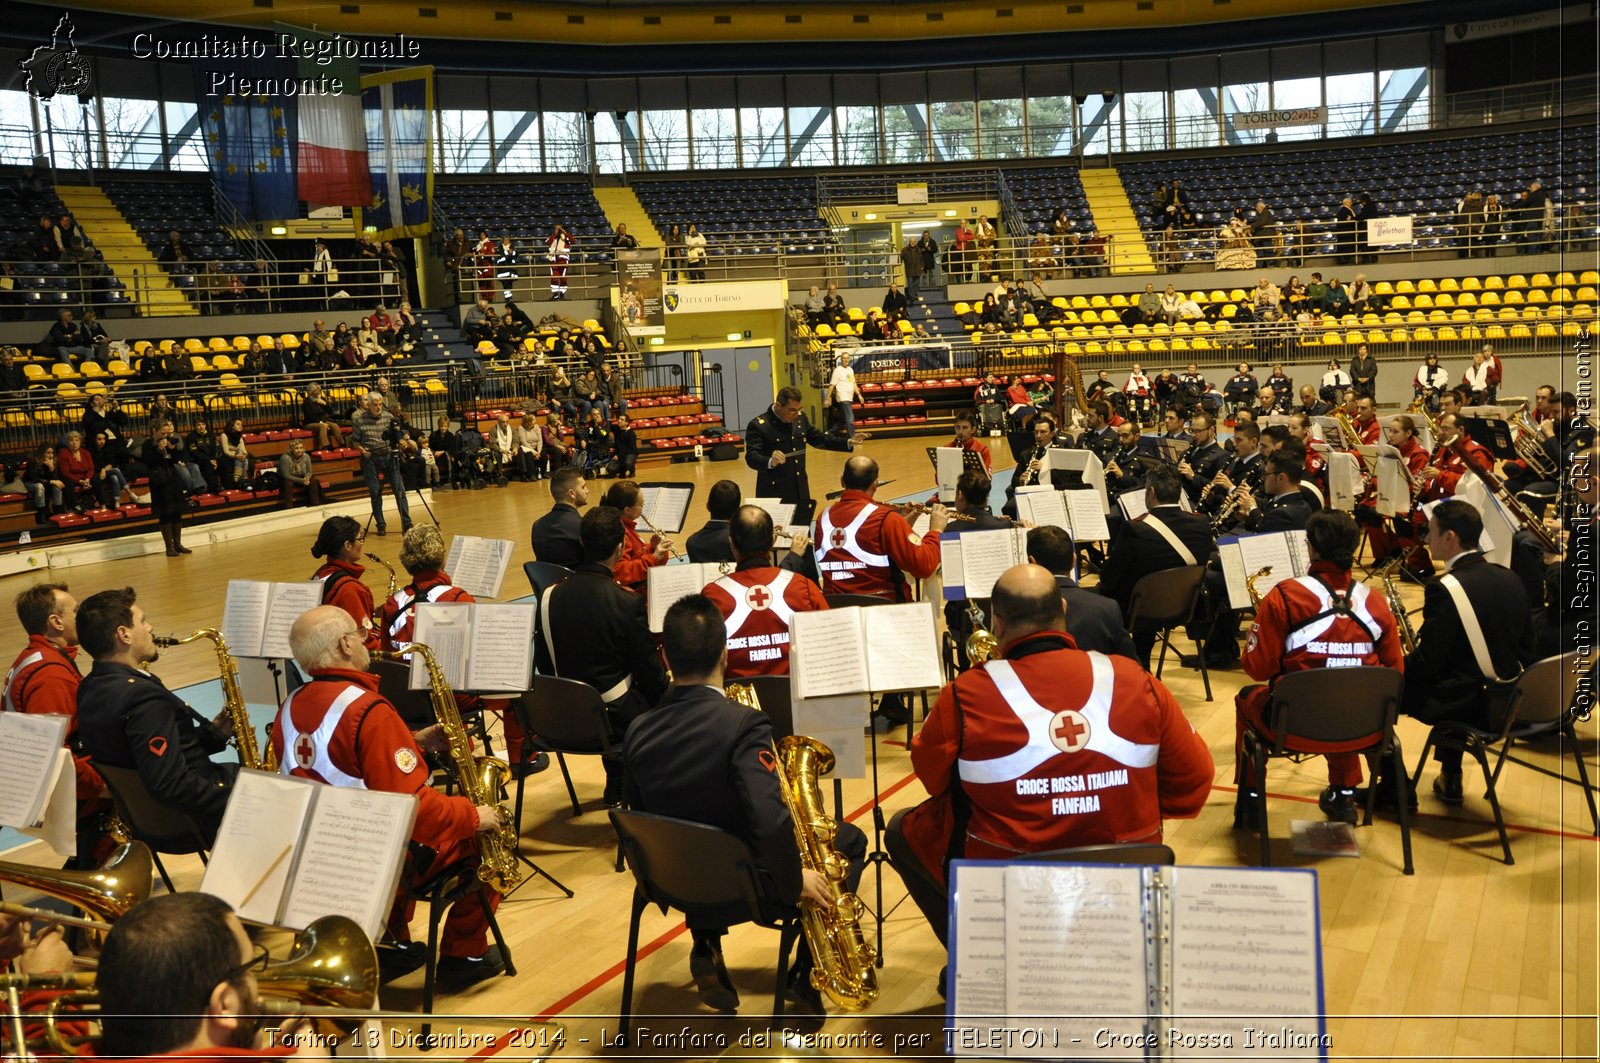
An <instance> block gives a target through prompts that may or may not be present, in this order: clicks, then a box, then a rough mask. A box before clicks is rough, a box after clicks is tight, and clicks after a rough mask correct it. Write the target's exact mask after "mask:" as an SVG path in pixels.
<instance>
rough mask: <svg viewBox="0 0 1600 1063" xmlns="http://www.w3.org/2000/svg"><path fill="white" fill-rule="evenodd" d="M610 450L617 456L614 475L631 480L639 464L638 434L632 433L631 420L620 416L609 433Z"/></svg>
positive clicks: (625, 416) (622, 415)
mask: <svg viewBox="0 0 1600 1063" xmlns="http://www.w3.org/2000/svg"><path fill="white" fill-rule="evenodd" d="M611 449H612V452H613V453H615V454H616V456H617V469H616V474H617V475H618V476H619V477H622V478H625V479H626V478H631V477H632V476H633V474H634V468H635V467H636V466H637V465H638V463H639V433H637V432H636V431H634V428H633V419H632V418H630V417H629V416H628V415H627V414H625V413H624V414H621V415H620V416H618V418H617V423H616V424H615V425H614V426H613V429H612V432H611Z"/></svg>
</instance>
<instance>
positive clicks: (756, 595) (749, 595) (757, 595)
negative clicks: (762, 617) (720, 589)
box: [744, 584, 772, 613]
mask: <svg viewBox="0 0 1600 1063" xmlns="http://www.w3.org/2000/svg"><path fill="white" fill-rule="evenodd" d="M744 600H745V604H746V605H748V606H749V607H750V608H752V609H754V610H755V611H756V612H758V613H763V612H766V609H767V605H768V604H769V603H770V602H771V601H772V594H771V592H769V591H768V590H767V589H766V588H765V587H763V586H760V585H759V584H758V585H756V586H754V587H751V588H750V589H749V590H748V591H745V594H744Z"/></svg>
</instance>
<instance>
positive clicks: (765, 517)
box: [705, 506, 828, 679]
mask: <svg viewBox="0 0 1600 1063" xmlns="http://www.w3.org/2000/svg"><path fill="white" fill-rule="evenodd" d="M795 534H796V536H797V537H798V541H796V542H795V544H794V546H793V547H791V553H790V556H791V557H795V556H798V555H799V554H803V553H804V552H805V548H806V544H805V541H804V536H802V535H801V534H800V533H799V532H796V533H795ZM728 539H729V541H730V542H731V543H732V545H733V556H734V560H735V562H736V565H735V568H734V570H733V571H732V572H730V573H728V574H727V575H726V576H723V577H722V578H720V579H717V580H713V581H712V582H711V583H708V584H707V585H706V589H705V596H706V597H707V598H709V599H711V602H712V604H713V605H715V606H716V607H717V611H718V612H720V613H721V614H722V619H723V622H724V623H725V624H726V625H727V628H728V664H727V666H726V667H725V668H724V669H723V671H722V674H723V676H724V678H727V679H741V678H743V677H745V676H751V675H788V674H789V624H790V623H791V621H792V619H793V617H794V614H795V613H804V612H808V611H810V610H813V609H826V608H828V602H827V599H825V598H823V596H822V588H821V587H819V586H817V585H816V583H814V582H813V581H812V580H811V579H810V578H809V577H807V576H805V575H803V574H802V573H800V572H797V571H790V570H789V569H787V568H782V567H779V566H776V565H774V564H773V563H772V515H771V514H769V513H768V512H767V511H766V510H764V509H762V508H761V507H759V506H741V507H739V509H738V511H737V512H735V513H734V515H733V520H732V521H730V522H729V524H728Z"/></svg>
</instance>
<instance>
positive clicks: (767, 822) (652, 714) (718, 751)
mask: <svg viewBox="0 0 1600 1063" xmlns="http://www.w3.org/2000/svg"><path fill="white" fill-rule="evenodd" d="M622 749H623V758H624V760H625V761H626V763H627V779H628V800H629V803H630V804H631V805H632V806H633V807H634V808H636V809H640V810H642V811H645V812H655V813H658V814H660V815H664V816H675V817H677V818H679V819H688V820H693V821H694V822H696V823H705V824H708V825H710V826H713V827H720V828H722V829H723V830H725V831H727V832H728V833H730V834H732V835H734V836H735V837H737V838H740V839H742V840H743V841H744V842H745V843H746V844H748V845H749V846H750V851H751V852H752V853H753V854H754V855H755V858H756V862H757V863H758V864H759V865H760V867H761V870H762V871H763V872H764V874H763V875H762V879H763V885H764V886H767V887H768V888H769V893H768V896H769V897H770V898H771V899H773V900H776V901H779V902H781V903H783V904H786V905H792V904H795V903H797V902H798V901H799V899H800V884H801V878H800V853H799V849H798V848H797V847H796V846H795V840H794V827H793V825H792V821H791V820H790V818H789V809H788V807H787V806H786V805H785V804H784V802H783V794H782V791H781V790H780V789H779V784H778V777H777V775H776V774H774V772H773V769H772V767H771V765H772V763H773V759H772V757H773V753H772V722H771V720H770V719H769V718H768V717H767V716H766V715H765V714H764V713H761V712H756V711H754V710H752V709H748V708H745V707H744V706H743V705H739V704H737V703H735V702H732V701H729V700H728V699H727V698H725V697H723V695H722V691H720V690H714V689H712V688H711V687H705V686H693V687H672V688H671V689H670V690H668V691H667V693H666V695H665V696H664V697H663V698H662V699H661V703H660V704H659V705H657V706H656V707H655V708H654V709H652V710H651V711H649V712H647V713H645V714H644V715H643V716H641V717H639V718H638V719H637V720H635V721H634V722H633V724H632V725H631V726H630V727H629V728H628V734H627V737H626V738H625V739H624V741H623V747H622ZM706 914H707V915H710V914H711V913H706ZM728 915H731V916H732V918H728V917H727V916H726V915H725V916H723V917H722V918H721V919H718V918H716V917H712V918H704V919H694V918H691V920H690V925H691V926H695V925H696V923H699V924H700V925H702V926H716V925H719V924H720V925H723V926H726V925H727V924H728V923H729V922H737V921H742V920H743V919H744V915H743V912H742V911H741V912H733V913H728Z"/></svg>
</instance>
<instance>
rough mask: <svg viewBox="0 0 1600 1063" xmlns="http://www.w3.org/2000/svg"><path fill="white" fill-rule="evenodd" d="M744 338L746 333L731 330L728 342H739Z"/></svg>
mask: <svg viewBox="0 0 1600 1063" xmlns="http://www.w3.org/2000/svg"><path fill="white" fill-rule="evenodd" d="M742 339H744V333H742V332H730V333H728V342H729V343H737V342H739V341H740V340H742Z"/></svg>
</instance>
